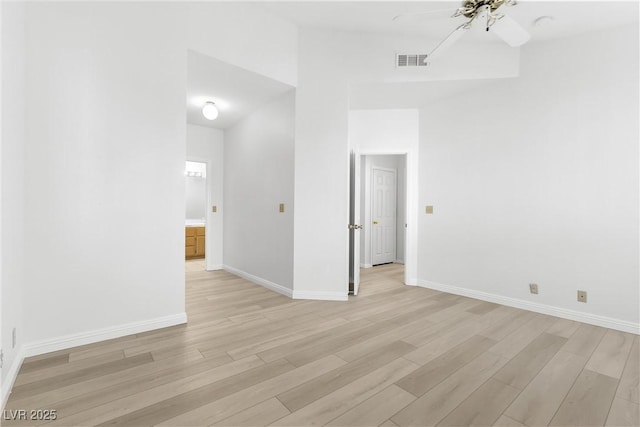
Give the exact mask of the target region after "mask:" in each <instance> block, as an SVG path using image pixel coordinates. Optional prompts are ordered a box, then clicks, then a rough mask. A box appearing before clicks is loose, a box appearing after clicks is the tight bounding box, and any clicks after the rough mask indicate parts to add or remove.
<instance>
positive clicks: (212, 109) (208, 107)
mask: <svg viewBox="0 0 640 427" xmlns="http://www.w3.org/2000/svg"><path fill="white" fill-rule="evenodd" d="M202 115H203V116H204V117H205V118H206V119H207V120H215V119H216V117H218V107H216V104H215V103H213V102H211V101H207V102H206V103H205V104H204V107H202Z"/></svg>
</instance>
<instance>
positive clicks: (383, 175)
mask: <svg viewBox="0 0 640 427" xmlns="http://www.w3.org/2000/svg"><path fill="white" fill-rule="evenodd" d="M406 158H407V156H406V155H402V154H400V155H398V154H386V155H385V154H373V155H362V156H361V157H360V162H361V163H360V164H361V167H360V173H361V179H360V200H361V202H360V206H361V207H362V208H361V210H360V222H361V223H362V224H363V225H364V229H363V232H362V233H361V234H360V248H361V250H360V267H361V268H370V267H373V266H376V265H381V264H389V263H396V264H404V254H405V246H406V232H405V230H406V223H407V220H406V199H407V196H406V170H407V168H406Z"/></svg>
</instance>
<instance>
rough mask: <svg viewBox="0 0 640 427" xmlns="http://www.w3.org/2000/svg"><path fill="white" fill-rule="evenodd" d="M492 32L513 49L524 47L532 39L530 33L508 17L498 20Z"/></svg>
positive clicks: (492, 27)
mask: <svg viewBox="0 0 640 427" xmlns="http://www.w3.org/2000/svg"><path fill="white" fill-rule="evenodd" d="M491 31H493V32H494V33H495V35H497V36H498V37H500V38H501V39H502V40H504V41H505V42H507V44H508V45H509V46H511V47H518V46H522V45H523V44H525V43H526V42H528V41H529V39H530V38H531V36H530V35H529V33H528V32H527V31H526V30H525V29H524V28H522V26H520V24H518V23H517V22H516V21H514V20H513V19H511V18H509V16H508V15H504V16H503V17H502V18H500V19H498V20H496V22H495V23H494V24H493V25H492V26H491Z"/></svg>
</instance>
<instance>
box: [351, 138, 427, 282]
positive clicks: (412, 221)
mask: <svg viewBox="0 0 640 427" xmlns="http://www.w3.org/2000/svg"><path fill="white" fill-rule="evenodd" d="M354 151H355V153H356V162H361V159H362V157H363V156H384V155H387V156H405V215H406V221H407V222H406V227H405V240H404V257H405V259H404V284H405V285H409V286H415V285H417V277H418V273H417V271H418V210H419V209H418V156H417V149H413V150H411V149H406V148H405V149H400V150H393V149H380V150H375V149H367V150H365V151H360V150H357V149H356V150H354ZM360 191H361V189H360V188H356V192H357V194H356V197H360ZM365 226H366V224H365ZM396 249H397V248H396ZM347 252H348V251H347ZM347 256H349V255H348V254H347ZM347 261H348V259H347ZM357 262H358V265H360V260H357ZM347 282H348V281H347ZM346 286H347V293H348V290H349V283H347V284H346Z"/></svg>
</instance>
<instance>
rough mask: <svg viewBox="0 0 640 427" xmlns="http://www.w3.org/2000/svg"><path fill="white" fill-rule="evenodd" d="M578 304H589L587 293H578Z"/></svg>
mask: <svg viewBox="0 0 640 427" xmlns="http://www.w3.org/2000/svg"><path fill="white" fill-rule="evenodd" d="M578 302H587V291H578Z"/></svg>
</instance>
